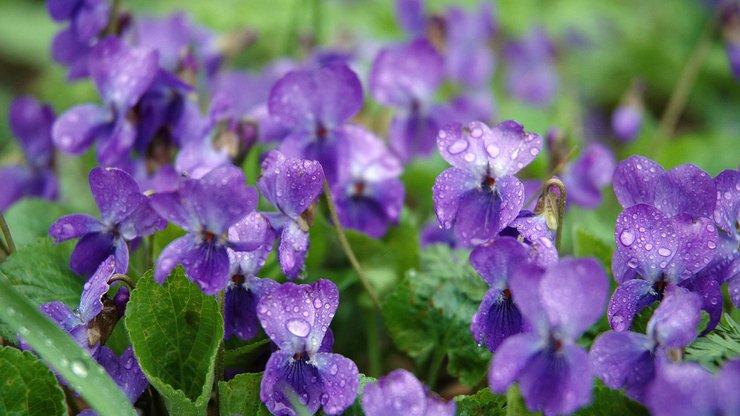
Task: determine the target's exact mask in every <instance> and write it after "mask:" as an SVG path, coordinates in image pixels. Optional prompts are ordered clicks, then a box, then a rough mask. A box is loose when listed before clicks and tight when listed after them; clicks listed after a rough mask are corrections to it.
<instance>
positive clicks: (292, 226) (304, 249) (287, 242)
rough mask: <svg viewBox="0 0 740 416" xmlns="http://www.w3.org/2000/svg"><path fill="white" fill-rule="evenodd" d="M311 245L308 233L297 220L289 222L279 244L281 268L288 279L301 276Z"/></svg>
mask: <svg viewBox="0 0 740 416" xmlns="http://www.w3.org/2000/svg"><path fill="white" fill-rule="evenodd" d="M309 245H310V240H309V235H308V233H307V232H305V231H303V230H302V229H301V227H300V226H299V225H298V224H297V223H296V222H295V221H290V222H288V225H287V226H285V228H283V231H282V233H281V234H280V244H279V245H278V259H279V260H280V269H281V270H282V271H283V273H284V274H285V276H286V277H287V278H288V279H291V280H292V279H295V278H297V277H298V276H300V274H301V272H302V271H303V266H304V265H305V263H306V256H307V255H308V247H309Z"/></svg>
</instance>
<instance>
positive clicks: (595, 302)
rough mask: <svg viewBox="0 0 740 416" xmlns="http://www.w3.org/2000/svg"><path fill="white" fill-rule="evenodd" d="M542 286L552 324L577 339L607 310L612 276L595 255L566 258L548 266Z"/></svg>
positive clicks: (566, 335) (561, 331)
mask: <svg viewBox="0 0 740 416" xmlns="http://www.w3.org/2000/svg"><path fill="white" fill-rule="evenodd" d="M539 290H540V296H542V300H543V305H544V307H545V312H546V313H547V316H548V318H549V320H550V326H551V327H552V328H554V330H555V331H556V332H557V333H559V334H560V336H565V337H571V340H573V341H575V340H576V339H578V337H579V336H580V335H581V334H582V333H583V332H584V331H585V330H586V329H588V328H589V327H590V326H591V325H593V324H594V323H596V321H597V320H598V319H599V318H600V317H601V315H602V314H603V313H604V306H605V304H606V299H607V296H609V280H608V278H607V276H606V273H605V272H604V269H603V267H602V266H601V265H600V264H599V263H598V262H597V261H596V260H595V259H593V258H586V259H575V258H566V259H563V260H561V261H560V262H559V263H557V264H555V265H552V266H550V267H548V268H547V271H546V272H545V275H544V276H543V278H542V281H541V282H540V285H539Z"/></svg>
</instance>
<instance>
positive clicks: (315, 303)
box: [313, 298, 321, 309]
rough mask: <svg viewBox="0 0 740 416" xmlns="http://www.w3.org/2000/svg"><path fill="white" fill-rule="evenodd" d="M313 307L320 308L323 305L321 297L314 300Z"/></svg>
mask: <svg viewBox="0 0 740 416" xmlns="http://www.w3.org/2000/svg"><path fill="white" fill-rule="evenodd" d="M313 307H314V308H316V309H319V308H320V307H321V299H319V298H316V299H314V300H313Z"/></svg>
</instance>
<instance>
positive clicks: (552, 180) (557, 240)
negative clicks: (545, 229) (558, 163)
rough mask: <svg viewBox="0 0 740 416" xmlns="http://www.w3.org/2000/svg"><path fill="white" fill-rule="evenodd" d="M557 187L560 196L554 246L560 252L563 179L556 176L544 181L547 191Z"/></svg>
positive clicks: (563, 214)
mask: <svg viewBox="0 0 740 416" xmlns="http://www.w3.org/2000/svg"><path fill="white" fill-rule="evenodd" d="M553 186H555V187H557V188H558V190H559V191H560V197H559V198H558V230H557V234H556V236H555V248H557V249H558V252H560V241H561V240H562V239H563V219H564V217H565V198H566V191H565V185H564V184H563V181H561V180H560V179H558V178H550V179H548V181H547V182H545V192H547V191H549V190H550V188H551V187H553Z"/></svg>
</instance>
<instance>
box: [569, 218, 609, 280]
mask: <svg viewBox="0 0 740 416" xmlns="http://www.w3.org/2000/svg"><path fill="white" fill-rule="evenodd" d="M573 254H574V255H575V256H576V257H596V259H597V260H599V262H601V264H602V265H603V266H604V268H605V269H606V270H611V269H612V255H613V254H614V247H612V243H611V242H610V241H605V240H603V239H602V238H600V237H598V236H596V235H594V234H593V233H591V232H589V231H588V230H586V229H585V228H583V227H581V226H578V225H576V226H575V227H573Z"/></svg>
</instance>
